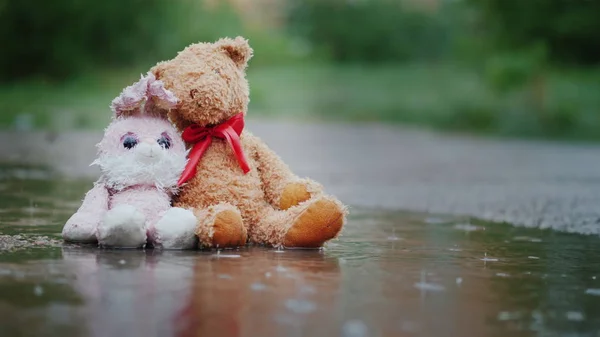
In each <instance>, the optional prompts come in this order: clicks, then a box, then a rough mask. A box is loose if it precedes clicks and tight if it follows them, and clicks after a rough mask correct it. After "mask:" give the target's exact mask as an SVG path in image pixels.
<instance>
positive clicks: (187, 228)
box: [154, 207, 197, 249]
mask: <svg viewBox="0 0 600 337" xmlns="http://www.w3.org/2000/svg"><path fill="white" fill-rule="evenodd" d="M196 222H197V219H196V216H195V215H194V213H192V212H191V211H189V210H187V209H183V208H179V207H173V208H171V209H169V210H168V211H166V212H165V214H164V215H163V216H162V218H161V219H160V220H159V221H158V222H157V223H156V225H155V226H154V230H155V244H157V245H158V246H160V247H162V248H164V249H192V248H194V247H195V246H196V242H197V239H196V235H194V231H195V229H196Z"/></svg>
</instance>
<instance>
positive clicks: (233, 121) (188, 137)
mask: <svg viewBox="0 0 600 337" xmlns="http://www.w3.org/2000/svg"><path fill="white" fill-rule="evenodd" d="M242 130H244V114H243V113H239V114H237V115H235V116H233V117H231V118H230V119H228V120H227V121H225V122H223V123H221V124H219V125H216V126H213V127H202V126H199V125H197V124H193V125H190V126H188V127H187V128H185V129H184V130H183V134H182V135H181V137H182V138H183V140H184V141H186V142H187V143H191V144H194V147H193V148H192V150H191V151H190V155H189V161H188V163H187V165H186V166H185V169H184V170H183V173H182V174H181V178H179V181H178V182H177V185H178V186H181V185H182V184H183V183H185V182H186V181H188V180H189V179H191V178H192V177H193V176H194V175H195V174H196V166H198V162H199V161H200V158H202V155H204V152H206V149H208V147H209V146H210V144H211V143H212V138H213V137H216V138H220V139H225V140H227V142H228V143H229V145H230V146H231V148H232V149H233V153H235V157H236V158H237V160H238V162H239V163H240V167H241V168H242V170H243V171H244V174H246V173H248V171H250V167H249V166H248V162H247V161H246V157H245V156H244V150H243V149H242V144H241V142H240V134H241V133H242Z"/></svg>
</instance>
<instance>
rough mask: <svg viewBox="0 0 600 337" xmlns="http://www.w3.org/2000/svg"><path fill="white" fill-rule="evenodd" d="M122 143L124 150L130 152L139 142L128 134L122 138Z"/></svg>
mask: <svg viewBox="0 0 600 337" xmlns="http://www.w3.org/2000/svg"><path fill="white" fill-rule="evenodd" d="M121 143H122V144H123V147H124V148H126V149H128V150H129V149H132V148H134V147H135V146H136V145H137V143H138V140H137V138H136V137H135V135H132V134H126V135H125V136H123V137H121Z"/></svg>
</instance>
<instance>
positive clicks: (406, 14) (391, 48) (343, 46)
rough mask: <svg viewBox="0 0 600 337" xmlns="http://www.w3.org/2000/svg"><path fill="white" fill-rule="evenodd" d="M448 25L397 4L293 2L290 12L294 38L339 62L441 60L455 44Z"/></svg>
mask: <svg viewBox="0 0 600 337" xmlns="http://www.w3.org/2000/svg"><path fill="white" fill-rule="evenodd" d="M446 18H447V17H446ZM444 19H445V17H443V16H441V15H435V14H431V13H425V12H423V11H419V10H414V9H412V10H411V9H408V8H405V6H403V5H402V2H398V1H346V0H331V1H322V0H294V1H291V3H290V8H289V11H288V20H289V21H288V22H289V31H290V32H291V34H293V35H297V36H300V37H302V38H305V39H307V40H309V41H311V42H312V43H313V44H314V45H315V47H317V48H318V49H321V50H325V52H326V53H327V54H328V55H329V56H330V57H331V58H332V59H333V60H335V61H338V62H366V63H381V62H399V61H400V62H403V61H408V60H415V59H421V60H429V59H439V58H441V57H442V56H443V55H444V54H445V53H447V51H448V49H449V45H450V40H451V35H450V34H451V32H452V25H451V22H449V21H448V20H444Z"/></svg>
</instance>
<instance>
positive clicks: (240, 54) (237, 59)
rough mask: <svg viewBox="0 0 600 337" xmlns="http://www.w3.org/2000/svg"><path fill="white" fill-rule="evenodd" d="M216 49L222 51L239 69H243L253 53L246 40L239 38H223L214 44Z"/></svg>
mask: <svg viewBox="0 0 600 337" xmlns="http://www.w3.org/2000/svg"><path fill="white" fill-rule="evenodd" d="M216 46H217V48H219V49H221V50H223V51H224V52H225V53H227V55H228V56H229V57H230V58H231V59H232V60H233V62H234V63H235V64H236V65H237V67H238V68H240V69H245V68H246V66H247V65H248V61H249V60H250V59H251V58H252V55H253V53H254V51H253V50H252V48H251V47H250V44H249V43H248V40H246V39H244V38H243V37H241V36H238V37H236V38H235V39H230V38H223V39H220V40H219V41H217V42H216Z"/></svg>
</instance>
